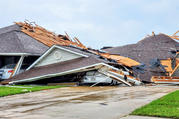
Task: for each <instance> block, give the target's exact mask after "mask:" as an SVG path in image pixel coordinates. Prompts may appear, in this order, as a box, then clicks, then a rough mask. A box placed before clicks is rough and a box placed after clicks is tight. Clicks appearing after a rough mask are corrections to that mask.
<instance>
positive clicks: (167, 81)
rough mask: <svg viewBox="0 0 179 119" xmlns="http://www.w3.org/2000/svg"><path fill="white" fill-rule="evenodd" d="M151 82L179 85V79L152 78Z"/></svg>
mask: <svg viewBox="0 0 179 119" xmlns="http://www.w3.org/2000/svg"><path fill="white" fill-rule="evenodd" d="M151 80H152V81H153V82H154V83H157V84H163V83H164V84H179V77H170V76H152V78H151Z"/></svg>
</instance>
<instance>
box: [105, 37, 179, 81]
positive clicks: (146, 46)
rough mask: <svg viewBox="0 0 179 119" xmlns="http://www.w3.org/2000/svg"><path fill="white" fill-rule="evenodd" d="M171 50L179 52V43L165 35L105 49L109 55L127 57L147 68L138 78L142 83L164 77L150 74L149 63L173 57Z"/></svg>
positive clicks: (154, 73)
mask: <svg viewBox="0 0 179 119" xmlns="http://www.w3.org/2000/svg"><path fill="white" fill-rule="evenodd" d="M172 50H176V51H177V50H179V43H178V42H176V41H174V40H173V39H171V38H170V37H168V36H167V35H165V34H159V35H154V36H148V37H146V38H144V39H143V40H141V41H139V42H138V43H136V44H131V45H125V46H119V47H114V48H109V49H106V51H108V52H109V53H114V54H120V55H121V56H125V57H129V58H131V59H134V60H136V61H138V62H141V63H144V64H146V65H147V66H148V68H147V71H146V72H145V73H144V74H139V78H140V79H141V80H143V81H149V82H150V79H151V76H158V75H164V74H163V73H159V72H160V70H158V71H159V72H158V73H157V72H151V71H150V70H151V69H150V68H149V66H150V64H149V62H150V61H151V60H152V59H156V58H158V59H168V58H172V57H173V55H172V53H170V51H172Z"/></svg>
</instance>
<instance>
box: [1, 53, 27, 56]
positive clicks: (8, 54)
mask: <svg viewBox="0 0 179 119" xmlns="http://www.w3.org/2000/svg"><path fill="white" fill-rule="evenodd" d="M0 55H3V56H21V55H31V54H30V53H0Z"/></svg>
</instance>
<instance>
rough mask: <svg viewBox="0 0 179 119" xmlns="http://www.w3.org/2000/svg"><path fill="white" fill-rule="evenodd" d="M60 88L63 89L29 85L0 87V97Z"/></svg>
mask: <svg viewBox="0 0 179 119" xmlns="http://www.w3.org/2000/svg"><path fill="white" fill-rule="evenodd" d="M60 87H64V86H30V85H19V86H0V97H3V96H7V95H15V94H20V93H28V92H34V91H40V90H47V89H54V88H60Z"/></svg>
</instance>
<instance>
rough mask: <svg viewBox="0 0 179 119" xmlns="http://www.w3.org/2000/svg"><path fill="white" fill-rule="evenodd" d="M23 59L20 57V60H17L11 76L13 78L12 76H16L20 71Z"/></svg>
mask: <svg viewBox="0 0 179 119" xmlns="http://www.w3.org/2000/svg"><path fill="white" fill-rule="evenodd" d="M24 57H25V56H24V55H22V56H21V57H20V59H19V61H18V63H17V65H16V67H15V69H14V72H13V74H12V76H14V75H16V74H18V73H19V71H20V69H21V66H22V63H23V60H24Z"/></svg>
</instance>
